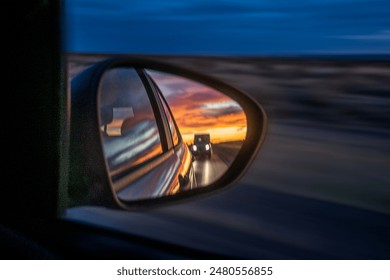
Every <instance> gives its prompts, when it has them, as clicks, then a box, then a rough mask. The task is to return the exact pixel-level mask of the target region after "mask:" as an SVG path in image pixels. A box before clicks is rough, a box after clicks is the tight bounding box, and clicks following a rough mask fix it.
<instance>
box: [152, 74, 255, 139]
mask: <svg viewBox="0 0 390 280" xmlns="http://www.w3.org/2000/svg"><path fill="white" fill-rule="evenodd" d="M147 72H148V74H149V75H150V76H151V77H152V78H153V79H154V80H155V81H156V83H157V85H158V86H159V88H160V90H161V92H162V94H163V95H164V97H165V99H166V100H167V102H168V105H169V107H170V109H171V111H172V114H173V116H174V118H175V120H176V122H177V125H178V126H179V130H180V133H181V135H182V137H183V140H184V142H186V144H187V145H191V144H193V143H194V135H195V134H209V135H210V139H211V143H213V144H218V143H225V142H243V141H244V140H245V138H246V131H247V123H246V116H245V113H244V111H243V109H242V108H241V107H240V105H239V104H238V103H237V102H235V101H234V100H232V99H230V98H229V97H227V96H226V95H224V94H223V93H221V92H219V91H217V90H215V89H213V88H211V87H208V86H206V85H203V84H200V83H198V82H195V81H191V80H188V79H186V78H183V77H179V76H175V75H172V74H167V73H161V72H157V71H151V70H148V71H147Z"/></svg>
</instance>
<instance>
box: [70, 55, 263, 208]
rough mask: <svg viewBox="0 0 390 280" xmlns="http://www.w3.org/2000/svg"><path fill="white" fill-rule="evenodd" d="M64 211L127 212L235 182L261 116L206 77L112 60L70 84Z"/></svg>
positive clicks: (255, 144)
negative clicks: (99, 208) (85, 208)
mask: <svg viewBox="0 0 390 280" xmlns="http://www.w3.org/2000/svg"><path fill="white" fill-rule="evenodd" d="M71 94H72V97H71V145H70V151H71V153H70V184H69V195H70V199H71V202H70V203H71V205H81V204H83V205H85V204H88V205H100V206H106V207H111V208H122V209H134V208H137V207H142V206H151V205H159V204H161V203H166V202H168V201H178V200H179V199H184V198H188V197H194V196H196V195H201V194H206V193H210V192H212V191H216V190H217V189H221V188H224V187H226V186H228V185H229V184H230V183H232V182H233V181H235V180H237V179H238V178H239V177H240V176H241V175H242V174H243V172H244V171H245V169H246V168H247V167H248V166H249V164H250V163H251V162H252V160H253V159H254V157H255V156H256V154H257V152H258V150H259V148H260V146H261V144H262V142H263V140H264V136H265V130H266V119H267V118H266V115H265V113H264V110H263V109H262V108H261V106H260V105H259V104H257V103H256V102H255V101H254V100H253V99H251V98H250V97H249V96H248V95H246V94H245V93H243V92H241V91H240V90H238V89H236V88H234V87H232V86H230V85H227V84H226V83H223V82H221V81H218V80H216V79H214V78H212V77H209V76H206V75H203V74H200V73H196V72H194V71H191V70H188V69H184V68H181V67H177V66H173V65H170V64H166V63H161V62H156V61H150V60H145V59H138V58H129V57H126V58H112V59H109V60H106V61H103V62H99V63H97V64H95V65H93V66H91V67H89V68H88V69H86V70H84V71H83V72H82V73H80V74H79V75H77V76H76V77H75V78H74V79H73V80H72V83H71Z"/></svg>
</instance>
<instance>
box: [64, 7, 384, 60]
mask: <svg viewBox="0 0 390 280" xmlns="http://www.w3.org/2000/svg"><path fill="white" fill-rule="evenodd" d="M389 10H390V1H383V0H318V1H310V2H309V1H304V0H298V1H287V0H274V1H251V0H218V1H197V0H187V1H180V0H166V1H159V0H150V1H119V0H88V1H87V0H66V1H65V3H64V29H65V34H66V35H65V38H64V39H65V42H64V50H65V52H69V53H121V54H191V55H193V54H197V55H245V56H259V55H260V56H264V55H266V56H280V55H282V56H285V55H375V54H376V55H378V54H379V55H389V54H390V17H389V16H388V11H389Z"/></svg>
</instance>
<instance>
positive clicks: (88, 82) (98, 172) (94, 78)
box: [69, 57, 267, 210]
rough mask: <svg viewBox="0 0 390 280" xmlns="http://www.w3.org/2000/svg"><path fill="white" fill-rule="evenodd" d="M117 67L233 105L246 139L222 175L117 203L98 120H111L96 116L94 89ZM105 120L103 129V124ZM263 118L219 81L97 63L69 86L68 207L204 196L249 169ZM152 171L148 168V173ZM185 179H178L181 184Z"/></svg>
mask: <svg viewBox="0 0 390 280" xmlns="http://www.w3.org/2000/svg"><path fill="white" fill-rule="evenodd" d="M116 67H132V68H134V69H148V70H154V71H160V72H165V73H168V74H172V75H177V76H181V77H184V78H187V79H190V80H193V81H196V82H199V83H202V84H204V85H207V86H209V87H211V88H213V89H216V90H218V91H220V92H221V93H223V94H224V95H226V96H228V97H230V98H231V99H233V100H234V101H235V102H237V103H238V104H239V105H240V106H241V107H242V109H243V110H244V112H245V114H246V118H247V134H246V138H245V140H244V142H243V144H242V147H241V149H240V151H239V153H238V154H237V156H236V158H235V159H234V160H233V162H232V163H231V165H230V167H229V168H228V170H227V172H225V173H224V174H223V175H222V176H221V177H220V178H219V179H217V180H216V181H214V182H212V183H211V184H210V185H208V186H207V187H202V188H196V189H193V190H189V191H184V192H179V193H177V194H175V195H171V196H162V197H157V198H153V199H141V200H137V201H131V202H126V201H123V200H121V199H119V198H118V196H117V194H116V192H115V190H114V188H113V185H112V180H111V178H110V174H109V170H108V166H107V162H106V158H105V156H104V152H103V144H102V138H101V127H100V124H101V118H106V119H107V120H110V119H112V118H113V116H112V112H109V111H107V112H99V108H100V106H99V105H100V104H99V96H98V95H99V85H100V81H101V79H102V77H103V74H104V73H106V71H107V70H109V69H113V68H116ZM107 120H104V123H106V122H107ZM266 126H267V117H266V114H265V112H264V110H263V109H262V107H261V106H260V105H259V104H258V103H257V102H256V101H255V100H253V99H252V98H251V97H249V96H248V95H247V94H245V93H244V92H242V91H240V90H238V89H236V88H235V87H233V86H230V85H228V84H226V83H224V82H222V81H219V80H217V79H215V78H212V77H209V76H207V75H204V74H201V73H197V72H195V71H192V70H189V69H185V68H182V67H178V66H175V65H171V64H167V63H163V62H159V61H153V60H148V59H140V58H137V57H114V58H111V59H108V60H105V61H102V62H99V63H96V64H94V65H92V66H90V67H89V68H87V69H86V70H84V71H83V72H82V73H80V74H79V75H77V76H76V77H75V78H74V79H73V80H72V82H71V141H70V174H69V175H70V178H69V197H70V202H69V204H70V206H71V207H72V206H78V205H94V206H104V207H109V208H116V209H117V208H120V209H126V210H133V209H137V208H143V207H152V206H158V205H162V204H166V203H168V202H178V201H181V200H183V199H186V198H192V197H197V196H200V195H206V194H209V193H211V192H215V191H216V190H219V189H223V188H222V187H226V186H228V185H230V184H231V183H232V182H234V181H235V180H237V179H239V178H240V176H242V174H243V173H244V172H245V170H246V169H247V168H248V167H249V165H250V163H251V162H252V161H253V159H254V158H255V156H256V155H257V152H258V150H259V148H260V146H261V144H262V143H263V141H264V137H265V133H266ZM151 168H152V167H151ZM185 180H186V178H181V183H183V184H184V183H185V182H184V181H185Z"/></svg>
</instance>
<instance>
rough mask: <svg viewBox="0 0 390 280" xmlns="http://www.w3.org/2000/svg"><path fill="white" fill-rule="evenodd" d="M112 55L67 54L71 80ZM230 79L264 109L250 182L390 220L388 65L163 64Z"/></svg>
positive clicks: (332, 61) (283, 61)
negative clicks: (380, 214)
mask: <svg viewBox="0 0 390 280" xmlns="http://www.w3.org/2000/svg"><path fill="white" fill-rule="evenodd" d="M107 57H108V56H107V55H89V54H68V55H67V57H66V60H67V65H68V73H69V74H68V76H69V78H70V79H71V78H72V77H73V76H74V75H76V74H77V73H79V72H80V71H81V70H82V69H84V68H85V67H87V66H89V65H90V64H91V63H94V62H96V61H99V60H103V59H105V58H107ZM148 57H149V58H150V57H153V58H154V59H159V60H162V61H167V62H170V63H175V64H178V65H181V66H184V67H187V68H191V69H194V70H197V71H200V72H202V73H205V74H209V75H212V76H214V77H217V78H219V79H221V80H224V81H226V82H228V83H230V84H231V85H234V86H236V87H237V88H239V89H241V90H243V91H245V92H247V93H248V94H249V95H250V96H252V97H253V98H254V99H256V100H257V101H258V102H259V103H260V104H261V105H262V106H263V108H264V109H265V111H266V113H267V116H268V121H269V123H268V124H269V127H268V132H267V136H266V141H265V144H264V146H263V148H262V149H261V152H260V155H259V156H258V159H257V160H256V161H255V162H254V164H253V166H252V168H251V169H250V170H249V174H247V176H245V178H244V182H245V183H251V184H253V183H254V182H262V184H261V187H264V188H270V189H272V190H278V191H283V192H288V193H295V194H299V195H304V196H308V197H315V198H319V199H325V200H330V201H334V202H339V203H343V204H348V205H355V206H358V207H362V208H367V209H371V210H376V211H380V212H384V213H390V207H389V203H390V200H389V197H390V187H389V186H390V170H389V167H390V160H389V159H390V157H389V152H390V149H389V147H390V146H389V144H390V141H389V139H390V114H389V112H390V61H389V59H388V58H387V59H386V57H379V58H377V57H373V58H369V57H368V58H365V57H363V58H361V59H359V57H358V56H356V57H330V58H327V57H325V58H256V57H254V58H253V57H252V58H249V57H238V58H235V57H233V58H224V57H201V56H200V57H190V56H182V57H164V56H148Z"/></svg>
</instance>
